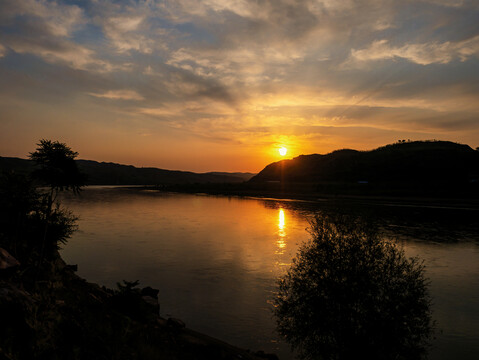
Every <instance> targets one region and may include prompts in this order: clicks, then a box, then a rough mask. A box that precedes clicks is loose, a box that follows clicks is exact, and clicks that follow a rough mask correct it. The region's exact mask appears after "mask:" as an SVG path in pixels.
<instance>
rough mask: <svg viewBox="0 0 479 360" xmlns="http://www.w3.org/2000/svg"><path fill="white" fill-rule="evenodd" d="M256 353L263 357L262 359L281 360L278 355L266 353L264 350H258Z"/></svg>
mask: <svg viewBox="0 0 479 360" xmlns="http://www.w3.org/2000/svg"><path fill="white" fill-rule="evenodd" d="M254 355H256V356H257V357H259V358H262V359H268V360H279V358H278V355H276V354H268V353H265V352H264V351H263V350H259V351H256V352H255V353H254Z"/></svg>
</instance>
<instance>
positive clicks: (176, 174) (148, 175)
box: [0, 157, 254, 185]
mask: <svg viewBox="0 0 479 360" xmlns="http://www.w3.org/2000/svg"><path fill="white" fill-rule="evenodd" d="M76 161H77V165H78V168H79V169H80V170H81V171H82V172H84V173H85V174H86V175H87V176H88V180H87V184H88V185H162V184H195V183H200V184H203V183H241V182H244V181H246V180H249V179H250V178H251V177H252V176H254V174H251V173H214V172H212V173H204V174H199V173H194V172H189V171H173V170H164V169H157V168H137V167H134V166H131V165H120V164H115V163H106V162H97V161H92V160H76ZM33 168H34V164H33V162H31V161H30V160H26V159H19V158H12V157H0V171H15V172H17V173H23V174H29V173H30V172H31V171H32V170H33Z"/></svg>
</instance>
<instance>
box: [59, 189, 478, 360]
mask: <svg viewBox="0 0 479 360" xmlns="http://www.w3.org/2000/svg"><path fill="white" fill-rule="evenodd" d="M63 201H64V204H65V205H66V206H67V207H68V208H70V209H71V210H72V211H73V212H74V213H75V214H76V215H77V216H79V218H80V220H79V231H77V232H76V233H75V234H74V235H73V237H72V239H71V240H70V241H69V243H68V244H67V245H66V246H65V248H64V249H63V250H62V256H63V257H64V259H65V260H66V261H67V262H68V263H74V264H78V265H79V270H78V274H79V275H80V276H82V277H84V278H86V279H87V280H88V281H92V282H96V283H99V284H101V285H105V286H108V287H115V284H116V283H117V282H119V281H121V280H123V279H125V280H129V281H133V280H139V281H140V284H141V285H143V286H147V285H149V286H152V287H155V288H158V289H160V294H159V299H160V304H161V310H160V312H161V315H162V316H163V317H169V316H172V317H178V318H180V319H182V320H183V321H185V322H186V324H187V326H188V327H190V328H192V329H195V330H198V331H201V332H204V333H206V334H209V335H211V336H214V337H218V338H220V339H222V340H225V341H227V342H230V343H232V344H235V345H237V346H240V347H243V348H249V349H253V350H259V349H262V350H265V351H267V352H276V353H277V354H278V355H280V358H282V359H289V358H292V354H291V353H290V351H289V347H288V345H287V344H284V343H282V342H281V341H280V340H279V339H278V337H277V336H276V334H275V331H274V328H275V322H274V319H273V317H272V312H271V305H270V303H271V299H272V298H273V295H274V291H275V287H276V279H277V278H278V277H279V276H280V275H281V274H283V273H284V272H285V271H286V270H287V268H288V266H289V264H290V263H291V259H292V258H293V257H294V255H295V254H296V251H297V249H298V246H299V245H300V244H301V243H303V242H304V241H306V240H307V239H308V238H309V234H308V233H307V231H306V230H305V229H306V228H307V227H308V217H310V216H311V215H312V214H314V213H316V212H318V211H319V212H322V211H331V209H332V208H334V209H336V208H337V207H339V208H340V209H342V210H343V211H346V212H355V213H361V214H362V215H365V214H366V215H368V216H370V217H373V218H374V219H375V220H376V221H377V222H378V223H379V224H380V225H381V227H382V228H383V230H384V231H385V234H386V236H387V237H390V238H396V239H399V241H400V242H401V243H402V244H403V246H404V249H405V251H406V253H407V255H409V256H419V257H420V258H421V259H424V261H425V264H426V266H427V276H428V277H429V278H430V280H431V293H432V296H433V300H434V307H433V310H434V319H435V320H436V321H437V327H438V329H439V331H438V332H437V334H436V337H437V339H436V340H435V342H434V344H433V349H432V350H431V356H430V357H431V358H432V359H449V358H452V357H454V358H461V359H477V358H479V246H478V244H479V242H478V234H479V231H478V229H477V225H476V221H475V219H477V215H478V213H477V211H476V210H473V209H441V208H439V209H438V208H435V209H430V208H420V207H397V206H387V205H386V206H385V205H381V206H378V205H371V204H370V205H365V204H359V205H358V204H355V205H352V204H344V203H341V204H332V203H330V202H302V201H277V200H262V199H241V198H236V197H215V196H207V195H189V194H174V193H161V192H155V191H140V190H129V189H121V188H120V189H119V188H104V187H97V188H88V189H87V190H86V191H84V192H83V193H82V196H81V197H70V196H67V197H65V199H64V200H63Z"/></svg>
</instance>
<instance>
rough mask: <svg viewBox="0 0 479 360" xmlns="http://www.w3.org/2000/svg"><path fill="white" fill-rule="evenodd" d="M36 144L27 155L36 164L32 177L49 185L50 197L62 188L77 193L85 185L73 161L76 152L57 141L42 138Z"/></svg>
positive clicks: (76, 154)
mask: <svg viewBox="0 0 479 360" xmlns="http://www.w3.org/2000/svg"><path fill="white" fill-rule="evenodd" d="M37 146H38V147H37V149H36V151H34V152H32V153H30V156H29V157H30V159H31V160H33V161H34V162H35V163H36V165H37V169H36V170H35V171H34V172H33V176H34V178H36V179H37V180H38V181H40V182H41V183H42V184H43V185H47V186H49V187H50V190H51V194H52V197H54V195H56V193H58V192H59V191H63V190H71V191H73V192H74V193H78V192H79V191H80V189H81V187H82V186H83V185H85V175H84V174H82V173H81V172H80V171H79V170H78V167H77V165H76V162H75V158H76V157H77V156H78V153H77V152H75V151H73V150H72V149H71V148H69V147H68V146H66V144H64V143H60V142H58V141H51V140H45V139H42V140H40V142H39V143H38V144H37Z"/></svg>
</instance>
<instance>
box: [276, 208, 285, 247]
mask: <svg viewBox="0 0 479 360" xmlns="http://www.w3.org/2000/svg"><path fill="white" fill-rule="evenodd" d="M278 235H279V239H278V241H276V245H277V246H278V250H277V251H276V254H283V253H284V249H285V248H286V241H285V239H284V238H285V236H286V232H285V231H284V210H283V209H282V208H280V209H279V214H278Z"/></svg>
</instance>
